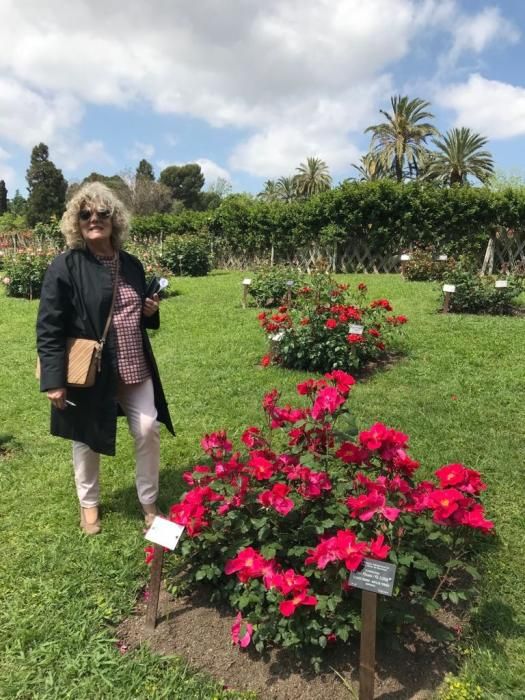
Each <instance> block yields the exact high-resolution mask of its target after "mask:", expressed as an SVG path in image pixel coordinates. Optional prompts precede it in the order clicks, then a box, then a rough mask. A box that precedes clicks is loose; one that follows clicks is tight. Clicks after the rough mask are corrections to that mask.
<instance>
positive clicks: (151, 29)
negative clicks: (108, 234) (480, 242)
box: [0, 0, 525, 197]
mask: <svg viewBox="0 0 525 700" xmlns="http://www.w3.org/2000/svg"><path fill="white" fill-rule="evenodd" d="M0 18H1V24H0V47H1V51H0V179H4V180H5V182H6V185H7V188H8V192H9V195H8V196H9V197H12V196H13V195H14V193H15V190H16V189H17V188H18V189H20V191H21V193H22V194H24V195H25V194H26V190H25V187H26V181H25V172H26V169H27V167H28V165H29V158H30V154H31V149H32V148H33V146H35V145H36V144H37V143H39V142H41V141H42V142H44V143H46V144H47V145H48V146H49V150H50V158H51V160H52V161H53V162H54V163H55V165H57V166H58V167H59V168H61V169H62V171H63V173H64V175H65V177H66V178H67V179H68V181H80V180H82V179H83V178H84V177H85V176H86V175H88V174H89V173H91V172H93V171H96V172H99V173H103V174H106V175H113V174H115V173H122V172H126V171H128V172H129V171H134V170H135V168H136V167H137V164H138V162H139V160H140V159H141V158H146V159H147V160H148V161H150V162H151V163H152V165H153V166H154V169H155V172H156V175H157V176H158V174H159V173H160V171H161V170H162V169H163V168H165V167H166V166H168V165H174V164H182V163H187V162H197V163H199V164H200V165H201V168H202V170H203V173H204V175H205V178H206V185H205V187H206V186H209V185H212V184H213V183H214V182H215V181H216V180H217V178H219V177H220V178H226V179H227V180H229V181H230V182H231V184H232V187H233V190H234V191H248V192H258V191H260V190H261V189H262V188H263V184H264V181H265V180H267V179H269V178H278V177H280V176H287V175H291V174H293V173H294V171H295V168H296V167H297V166H298V165H299V163H301V162H302V161H305V160H306V158H307V157H309V156H315V157H319V158H322V159H323V160H325V161H326V162H327V164H328V165H329V167H330V171H331V173H332V176H333V178H334V182H338V181H340V180H343V179H345V178H348V177H352V176H353V175H354V174H355V170H354V169H353V168H352V164H353V163H357V162H358V160H359V158H360V156H361V155H363V154H364V153H366V151H367V150H368V145H369V140H370V139H369V135H365V134H364V133H363V131H364V129H365V128H366V127H367V126H369V125H370V124H374V123H378V122H380V121H382V117H381V115H380V113H379V110H380V109H387V110H388V109H389V105H390V97H391V96H392V95H396V94H401V95H408V96H409V97H411V98H413V97H420V98H422V99H425V100H428V101H429V102H430V103H431V111H432V112H433V114H434V115H435V125H436V126H437V128H438V129H440V131H442V132H444V131H446V130H447V129H450V128H452V127H454V126H468V127H470V128H471V129H473V130H475V131H477V132H479V133H481V134H482V135H484V136H486V137H487V138H488V139H489V143H488V148H489V150H490V151H491V152H492V154H493V156H494V159H495V163H496V168H497V169H498V170H499V171H502V172H505V173H509V174H522V173H523V172H524V171H525V164H524V160H525V72H524V71H523V66H524V65H525V2H524V1H523V0H500V1H499V2H484V1H483V0H264V1H262V2H261V0H149V2H147V3H146V2H145V1H144V0H140V1H139V0H126V2H124V0H69V1H68V2H67V3H64V1H63V0H0Z"/></svg>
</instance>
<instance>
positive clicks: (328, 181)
mask: <svg viewBox="0 0 525 700" xmlns="http://www.w3.org/2000/svg"><path fill="white" fill-rule="evenodd" d="M296 170H297V175H296V176H295V178H294V179H295V181H296V185H297V192H298V194H300V195H302V196H303V197H310V196H311V195H312V194H317V193H318V192H324V191H325V190H329V189H330V186H331V185H332V178H331V176H330V172H329V170H328V165H327V164H326V163H325V162H324V160H321V158H307V159H306V163H301V164H300V165H299V167H298V168H296Z"/></svg>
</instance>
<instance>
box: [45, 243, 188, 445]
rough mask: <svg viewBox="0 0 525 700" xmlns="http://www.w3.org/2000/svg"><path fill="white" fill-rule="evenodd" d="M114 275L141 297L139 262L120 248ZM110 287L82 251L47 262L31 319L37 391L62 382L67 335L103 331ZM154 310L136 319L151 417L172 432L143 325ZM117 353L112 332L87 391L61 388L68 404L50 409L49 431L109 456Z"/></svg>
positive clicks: (116, 410) (150, 324)
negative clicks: (150, 397) (145, 365)
mask: <svg viewBox="0 0 525 700" xmlns="http://www.w3.org/2000/svg"><path fill="white" fill-rule="evenodd" d="M119 255H120V273H121V275H122V276H123V277H124V279H125V280H126V281H127V282H128V283H129V284H130V285H131V286H132V287H133V288H134V289H135V291H136V292H137V293H138V294H139V295H140V297H141V298H142V300H144V298H145V290H146V280H145V275H144V268H143V267H142V264H141V263H140V262H139V260H137V258H135V257H134V256H133V255H130V254H129V253H125V252H124V251H121V252H120V254H119ZM112 295H113V285H112V281H111V272H110V270H109V269H108V268H107V267H104V265H102V264H101V263H100V262H99V261H98V260H97V259H96V257H95V256H94V255H92V254H91V253H90V252H89V250H87V249H85V250H84V249H74V250H68V251H66V252H65V253H62V254H61V255H59V256H58V257H56V258H55V259H54V260H53V262H52V263H51V265H50V266H49V268H48V270H47V272H46V275H45V278H44V283H43V287H42V294H41V297H40V308H39V311H38V319H37V349H38V355H39V357H40V390H41V391H49V390H50V389H58V388H61V387H65V386H66V377H65V362H64V358H65V343H66V338H67V337H74V338H91V339H93V340H100V338H101V337H102V333H103V330H104V325H105V323H106V320H107V317H108V314H109V309H110V306H111V299H112ZM159 324H160V319H159V313H158V312H157V313H156V314H154V315H153V316H150V317H149V318H146V317H145V316H143V317H142V342H143V345H144V353H145V356H146V360H147V362H148V364H149V366H150V369H151V377H152V380H153V386H154V392H155V406H156V408H157V413H158V416H157V419H158V420H159V421H160V422H162V423H164V424H165V425H166V427H167V428H168V430H169V431H170V432H171V433H172V434H175V433H174V430H173V425H172V423H171V418H170V414H169V410H168V406H167V403H166V399H165V396H164V392H163V390H162V385H161V382H160V377H159V372H158V369H157V365H156V363H155V358H154V357H153V351H152V349H151V344H150V342H149V338H148V335H147V333H146V328H152V329H155V328H158V327H159ZM117 384H118V373H117V357H116V351H115V341H114V337H113V334H112V332H111V331H110V333H109V334H108V339H107V341H106V344H105V346H104V352H103V355H102V371H101V372H100V374H97V379H96V382H95V385H94V386H93V387H91V388H89V389H75V388H69V387H68V389H67V397H68V399H70V400H71V401H72V402H73V403H75V404H76V407H74V406H69V405H68V406H67V408H65V409H64V410H59V409H57V408H55V407H54V406H52V407H51V434H52V435H57V436H59V437H63V438H67V439H69V440H78V441H80V442H83V443H85V444H86V445H89V447H91V449H92V450H94V451H95V452H100V453H101V454H106V455H114V454H115V436H116V430H117V415H122V411H121V410H120V407H119V406H118V404H117V398H116V397H117Z"/></svg>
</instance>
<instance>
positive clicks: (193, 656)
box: [116, 590, 460, 700]
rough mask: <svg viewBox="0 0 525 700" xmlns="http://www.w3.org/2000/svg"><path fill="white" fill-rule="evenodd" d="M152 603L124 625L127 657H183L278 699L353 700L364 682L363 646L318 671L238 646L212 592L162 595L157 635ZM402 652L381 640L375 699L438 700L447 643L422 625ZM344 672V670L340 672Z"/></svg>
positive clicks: (444, 623)
mask: <svg viewBox="0 0 525 700" xmlns="http://www.w3.org/2000/svg"><path fill="white" fill-rule="evenodd" d="M145 613H146V602H145V601H144V599H142V600H141V601H140V602H139V603H138V604H137V608H136V614H135V615H134V616H133V617H130V618H128V619H127V620H124V622H122V624H121V625H120V626H119V627H118V628H117V630H116V635H117V637H118V639H119V647H120V649H121V651H122V653H128V652H129V651H132V650H133V649H135V648H137V647H139V646H140V645H142V644H144V643H145V644H147V645H148V646H149V647H150V648H151V649H152V650H153V651H154V652H157V653H159V654H162V655H164V656H172V655H177V656H181V657H182V658H183V659H184V660H185V661H187V662H188V663H189V664H190V666H192V667H193V668H196V669H200V670H202V671H205V672H206V673H209V674H210V675H211V676H212V677H214V678H215V679H216V680H218V681H219V682H224V683H225V685H226V686H228V687H229V688H232V689H234V690H238V691H253V692H255V693H256V694H257V696H258V697H260V698H261V699H266V698H268V699H271V700H296V699H297V698H301V700H326V698H330V699H331V700H349V698H352V693H351V691H350V690H349V689H348V688H347V687H345V685H344V683H343V681H342V680H341V678H340V677H339V676H338V675H337V674H340V676H342V677H343V678H344V680H345V682H346V683H347V684H351V685H352V687H353V689H354V690H356V691H357V688H358V683H359V641H358V638H354V640H350V641H349V642H348V644H346V645H344V644H342V645H337V646H334V648H333V652H332V653H330V654H329V655H327V656H328V659H329V660H328V661H327V662H326V664H325V667H324V668H323V670H322V671H321V673H319V674H314V673H313V672H312V670H311V668H310V667H309V666H308V662H305V664H304V666H302V665H301V664H300V662H299V661H298V659H297V657H296V656H294V655H293V654H291V653H289V652H286V651H283V650H276V649H274V650H272V651H271V652H269V653H267V654H265V655H264V656H259V655H258V654H256V653H253V652H249V651H240V650H239V649H238V648H237V647H234V646H233V645H232V642H231V625H232V622H233V619H234V615H233V614H232V613H231V612H230V611H228V610H227V609H226V608H223V609H218V608H217V607H216V606H214V605H212V604H211V603H210V602H209V601H208V597H207V595H206V594H205V592H200V593H198V594H197V593H196V594H195V595H194V596H192V597H181V598H173V597H172V596H170V595H169V593H168V592H167V591H166V590H162V591H161V596H160V601H159V613H158V624H157V627H156V629H155V630H154V631H153V632H150V631H147V630H146V628H145V620H146V617H145ZM434 620H435V623H436V626H437V627H440V628H442V629H446V630H448V631H452V632H453V631H454V630H455V629H457V628H458V627H459V626H460V621H459V620H458V618H457V617H456V616H455V615H453V614H452V613H451V612H448V611H445V610H441V611H440V612H439V613H438V614H437V615H436V617H435V618H434ZM399 640H400V648H399V649H393V648H392V647H391V646H390V645H388V644H387V643H386V642H385V641H382V640H381V639H378V646H377V664H376V678H375V697H376V698H383V699H384V700H409V699H410V700H423V699H424V698H430V697H432V695H433V693H434V691H435V690H436V688H437V687H438V686H439V685H440V684H441V683H442V682H443V679H444V676H445V674H446V673H448V672H450V671H452V670H453V666H454V656H453V654H452V653H451V652H450V649H449V648H447V646H446V645H444V644H443V643H439V642H436V641H434V640H432V639H431V638H430V637H429V635H428V634H427V633H426V632H424V631H423V630H422V629H421V627H419V626H418V625H413V626H410V627H409V626H406V627H405V629H404V631H403V632H402V633H401V635H400V636H399ZM336 672H337V673H336Z"/></svg>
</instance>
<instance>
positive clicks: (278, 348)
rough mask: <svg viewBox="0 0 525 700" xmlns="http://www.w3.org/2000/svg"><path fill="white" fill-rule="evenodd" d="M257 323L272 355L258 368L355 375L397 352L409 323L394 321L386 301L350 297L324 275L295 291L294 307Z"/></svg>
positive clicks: (360, 294) (266, 314)
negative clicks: (274, 365) (336, 371)
mask: <svg viewBox="0 0 525 700" xmlns="http://www.w3.org/2000/svg"><path fill="white" fill-rule="evenodd" d="M258 319H259V323H260V325H261V326H262V328H263V329H264V331H265V333H266V334H267V336H268V340H269V341H270V343H271V347H272V351H271V353H270V354H269V355H265V357H264V358H263V360H262V361H261V364H262V365H263V366H267V365H268V364H270V362H271V361H272V360H273V362H275V363H277V364H281V365H283V366H284V367H289V368H295V369H304V370H309V371H320V372H327V371H330V370H332V369H341V370H345V371H355V370H358V369H361V368H362V367H364V366H365V365H367V364H368V363H370V362H373V361H378V360H381V359H384V358H385V357H386V356H387V354H388V353H389V352H391V351H392V350H395V349H396V341H397V339H398V337H399V334H400V330H401V327H402V326H403V325H404V324H405V323H406V322H407V320H408V319H407V317H406V316H402V315H395V314H394V312H393V308H392V305H391V303H390V302H389V301H388V299H375V300H373V301H368V299H367V287H366V285H365V284H364V283H361V284H359V285H358V287H357V289H356V291H355V292H354V293H352V292H350V290H349V287H348V285H347V284H336V283H335V282H333V280H332V279H331V278H330V277H328V276H326V275H317V276H314V277H313V278H312V284H311V286H302V287H301V288H299V289H298V290H296V291H295V297H294V304H293V306H287V305H284V306H280V307H279V308H278V309H277V310H276V311H274V312H270V311H263V312H261V313H260V314H259V316H258Z"/></svg>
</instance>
